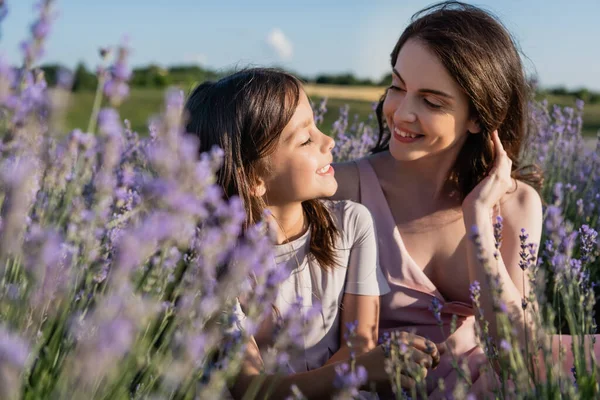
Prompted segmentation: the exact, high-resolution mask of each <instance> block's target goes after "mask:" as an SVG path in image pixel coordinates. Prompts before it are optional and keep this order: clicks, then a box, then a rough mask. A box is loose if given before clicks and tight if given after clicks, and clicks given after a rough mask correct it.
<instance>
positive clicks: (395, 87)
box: [388, 85, 406, 92]
mask: <svg viewBox="0 0 600 400" xmlns="http://www.w3.org/2000/svg"><path fill="white" fill-rule="evenodd" d="M388 89H391V90H397V91H400V92H405V91H406V90H405V89H403V88H401V87H400V86H396V85H390V87H389V88H388Z"/></svg>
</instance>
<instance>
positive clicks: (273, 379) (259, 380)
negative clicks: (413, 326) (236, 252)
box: [230, 338, 431, 399]
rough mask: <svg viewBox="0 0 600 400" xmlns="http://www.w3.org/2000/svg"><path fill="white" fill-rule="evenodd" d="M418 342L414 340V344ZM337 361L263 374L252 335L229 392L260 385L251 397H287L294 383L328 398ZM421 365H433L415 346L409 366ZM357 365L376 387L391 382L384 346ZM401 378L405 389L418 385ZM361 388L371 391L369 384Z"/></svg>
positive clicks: (305, 392)
mask: <svg viewBox="0 0 600 400" xmlns="http://www.w3.org/2000/svg"><path fill="white" fill-rule="evenodd" d="M417 341H418V340H416V341H415V340H412V341H411V343H415V342H417ZM407 342H408V341H407ZM338 364H340V362H337V363H332V364H328V365H325V366H323V367H321V368H317V369H314V370H312V371H308V372H301V373H297V374H293V375H276V374H261V368H262V365H263V362H262V358H261V356H260V352H259V350H258V346H257V345H256V341H255V340H254V339H253V338H251V339H250V341H249V343H248V345H247V347H246V354H245V359H244V361H243V363H242V367H241V370H240V372H239V374H238V375H237V377H236V379H235V381H234V383H233V385H232V386H231V387H230V391H231V394H232V395H233V397H234V398H235V399H242V398H243V397H244V395H245V394H246V393H247V392H248V390H250V389H253V388H255V387H257V388H258V389H257V391H256V392H255V393H256V395H255V396H253V397H252V398H265V396H266V395H269V396H270V397H269V398H273V399H284V398H286V397H287V396H289V395H291V394H292V392H291V387H292V386H293V385H295V386H297V387H298V389H300V391H301V392H302V394H303V395H304V396H305V397H307V398H309V399H329V398H331V396H332V395H333V394H334V393H335V392H336V390H337V389H336V388H335V386H334V381H335V376H336V372H335V367H336V366H337V365H338ZM419 365H426V366H427V365H431V356H430V355H428V354H425V353H424V352H421V351H419V350H416V349H415V350H414V351H413V353H412V359H411V360H410V361H409V362H408V364H407V366H406V367H407V368H406V369H411V370H414V369H416V368H418V366H419ZM356 366H363V367H365V369H366V370H367V371H368V374H369V382H374V383H375V385H376V386H380V385H388V384H389V377H388V375H387V372H386V371H385V367H384V366H385V354H384V351H383V349H382V348H381V346H377V347H376V348H374V349H373V350H371V351H369V352H367V353H364V354H361V355H360V356H357V357H356ZM401 380H402V386H403V387H404V388H406V389H410V388H412V387H413V386H414V384H415V382H414V380H413V379H411V378H410V377H408V376H406V375H402V377H401ZM361 389H362V390H370V386H369V383H367V384H366V385H365V386H364V387H362V388H361Z"/></svg>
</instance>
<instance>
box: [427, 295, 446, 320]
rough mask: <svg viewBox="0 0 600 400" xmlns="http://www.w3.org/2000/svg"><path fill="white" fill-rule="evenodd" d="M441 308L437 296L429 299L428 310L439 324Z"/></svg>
mask: <svg viewBox="0 0 600 400" xmlns="http://www.w3.org/2000/svg"><path fill="white" fill-rule="evenodd" d="M442 308H443V305H442V303H441V302H440V300H439V299H438V298H437V297H434V298H433V300H431V306H429V311H431V312H432V313H433V316H434V317H435V320H436V321H437V323H438V324H439V325H442V324H443V321H442Z"/></svg>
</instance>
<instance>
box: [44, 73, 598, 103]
mask: <svg viewBox="0 0 600 400" xmlns="http://www.w3.org/2000/svg"><path fill="white" fill-rule="evenodd" d="M40 69H42V70H43V71H44V75H45V77H46V80H47V81H48V84H49V85H54V84H56V82H57V80H58V77H59V74H60V72H61V71H62V70H67V71H69V69H68V68H65V67H63V66H61V65H59V64H49V65H43V66H41V67H40ZM70 72H72V74H73V91H76V92H77V91H89V90H95V89H96V86H97V84H98V80H97V77H96V74H95V73H94V72H93V71H91V70H89V69H88V68H87V67H86V66H85V64H83V63H79V64H78V65H77V66H76V67H75V69H74V70H72V71H70ZM231 72H232V71H216V70H212V69H209V68H205V67H201V66H199V65H175V66H171V67H167V68H164V67H161V66H158V65H148V66H145V67H138V68H134V69H133V71H132V77H131V80H130V82H129V83H130V85H131V86H132V87H136V88H157V89H161V88H166V87H168V86H171V85H181V86H191V85H193V84H195V83H198V82H203V81H205V80H215V79H219V78H220V77H222V76H225V75H227V74H229V73H231ZM292 73H293V71H292ZM294 75H296V76H298V77H299V78H300V79H301V80H303V81H304V82H307V83H315V84H324V85H346V86H357V85H360V86H387V85H390V84H391V82H392V74H386V75H385V76H383V77H382V78H381V79H379V80H376V79H369V78H359V77H356V76H355V75H354V74H352V73H340V74H319V75H317V76H315V77H306V76H302V75H301V74H295V73H294ZM537 92H538V93H540V94H542V95H543V96H547V95H556V96H574V97H576V98H579V99H582V100H583V101H585V102H586V103H590V104H595V103H600V92H594V91H591V90H588V89H586V88H579V89H575V90H568V89H566V88H565V87H555V88H546V89H542V88H537Z"/></svg>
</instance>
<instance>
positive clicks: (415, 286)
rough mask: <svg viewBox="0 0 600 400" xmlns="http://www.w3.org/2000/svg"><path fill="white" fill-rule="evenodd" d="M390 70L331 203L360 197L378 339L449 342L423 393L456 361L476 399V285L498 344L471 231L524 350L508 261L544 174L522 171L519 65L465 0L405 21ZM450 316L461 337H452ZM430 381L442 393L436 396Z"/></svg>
mask: <svg viewBox="0 0 600 400" xmlns="http://www.w3.org/2000/svg"><path fill="white" fill-rule="evenodd" d="M391 72H392V84H391V86H390V87H389V88H388V89H387V91H386V93H385V95H384V96H383V98H382V100H381V102H380V104H379V107H378V108H377V117H378V122H379V126H380V129H379V138H378V142H377V145H376V147H375V148H374V149H373V151H372V155H371V156H368V157H366V158H364V159H361V160H358V161H356V162H351V163H346V164H343V165H336V166H335V167H336V170H337V177H338V181H339V183H340V185H339V190H338V193H337V194H336V196H335V197H336V198H340V199H352V200H355V201H359V202H361V203H362V204H364V205H366V206H367V208H369V210H370V211H371V212H372V213H373V217H374V220H375V225H376V229H377V231H378V237H379V240H380V242H379V243H380V246H379V248H380V253H379V262H380V265H381V267H382V269H383V271H384V274H385V276H386V278H387V280H388V284H389V285H390V288H391V291H390V293H388V294H387V295H385V296H384V297H382V302H381V314H380V322H379V327H380V330H379V331H380V334H381V333H383V332H385V331H386V330H389V329H415V330H416V333H417V334H419V335H422V336H425V337H428V338H429V339H431V340H434V341H436V342H438V341H446V343H447V345H448V352H447V354H446V355H445V356H444V357H442V361H441V363H440V366H439V368H437V370H436V371H434V373H432V374H429V375H428V381H429V385H428V392H429V393H428V394H429V398H430V399H432V398H433V399H437V398H442V397H443V396H445V395H446V393H452V390H453V389H454V384H455V383H456V381H457V373H456V371H455V369H454V368H453V367H452V365H451V364H452V360H453V358H455V357H457V358H459V359H466V361H467V362H468V366H469V368H470V371H471V376H470V380H471V382H473V383H474V384H473V387H472V390H473V391H474V392H475V393H477V392H478V391H481V392H482V391H485V390H488V389H487V388H485V387H484V386H485V384H486V382H485V380H483V379H479V377H480V376H479V370H480V369H479V367H480V365H482V364H483V363H486V362H487V361H486V359H485V356H484V353H483V350H482V349H481V348H480V347H479V346H478V345H477V341H476V338H475V335H474V323H475V316H474V315H475V310H474V308H473V305H472V302H471V300H470V298H469V292H470V290H469V286H470V285H471V284H473V282H475V281H477V282H479V284H480V285H481V288H480V293H481V306H482V309H483V315H484V316H486V317H490V316H491V317H492V318H489V319H488V322H489V324H490V327H489V328H490V334H491V336H492V338H494V339H496V343H498V342H499V340H497V339H498V337H499V334H498V329H497V326H496V320H495V318H493V316H494V315H495V314H494V304H493V301H492V296H491V295H490V294H491V293H493V290H492V288H491V287H489V285H488V283H487V281H488V280H487V279H486V271H484V269H483V267H481V266H480V263H479V262H478V261H477V251H478V250H477V249H476V248H475V246H474V245H473V242H472V241H471V240H470V239H469V237H468V236H467V235H469V234H470V232H471V228H472V227H473V226H474V225H475V226H477V227H478V230H479V235H480V239H481V244H482V246H483V249H482V250H483V254H484V255H485V256H486V258H487V259H488V260H493V261H494V262H492V263H490V267H491V269H492V271H491V272H492V273H493V274H498V276H499V278H500V282H501V284H502V287H503V289H504V290H503V292H502V296H501V299H500V300H501V301H502V302H503V303H504V304H505V305H506V306H507V308H508V309H509V310H513V309H515V310H517V311H516V315H515V318H516V323H515V324H514V327H515V328H516V329H518V330H519V337H520V339H521V343H523V342H524V340H525V337H526V336H525V329H522V328H523V322H522V321H523V319H524V312H523V311H522V308H521V299H522V298H523V297H524V295H525V294H526V293H528V290H529V287H528V279H527V276H524V274H525V272H523V271H522V270H521V268H520V267H519V259H520V256H519V251H520V243H519V234H520V230H521V228H524V229H525V230H526V231H527V233H528V234H529V241H531V242H533V243H535V244H539V240H540V237H541V232H542V203H541V199H540V196H539V195H538V193H537V191H536V189H537V188H539V186H540V182H541V176H540V174H539V173H537V170H536V169H535V168H525V167H522V166H521V165H520V163H519V154H520V151H521V145H522V143H523V142H524V139H525V135H526V112H527V111H526V107H527V101H528V99H529V97H528V85H527V82H526V79H525V74H524V72H523V66H522V64H521V59H520V57H519V53H518V51H517V49H516V46H515V44H514V42H513V40H512V38H511V36H510V34H509V33H508V32H507V30H506V29H505V28H504V26H503V25H502V24H501V23H500V22H499V21H498V20H496V19H495V18H494V17H492V16H491V15H490V14H489V13H487V12H485V11H483V10H481V9H479V8H477V7H475V6H471V5H467V4H463V3H458V2H446V3H441V4H438V5H434V6H432V7H430V8H428V9H425V10H423V11H421V12H419V13H418V14H417V15H415V16H414V17H413V20H412V22H411V23H410V24H409V26H408V27H407V28H406V29H405V31H404V32H403V33H402V35H401V36H400V39H399V40H398V42H397V43H396V46H395V47H394V50H393V51H392V54H391ZM499 214H501V215H502V217H503V218H504V224H503V225H504V227H503V232H502V237H503V242H502V247H501V248H500V254H499V257H498V261H497V262H495V260H494V257H493V254H494V253H495V252H496V249H495V248H494V229H493V216H495V215H499ZM538 247H539V246H538ZM432 304H433V305H434V306H435V308H436V312H435V313H432V311H430V310H431V308H432ZM454 314H455V315H457V316H458V317H459V318H458V329H457V330H456V332H455V333H454V334H452V335H450V321H451V318H452V315H454ZM439 324H441V325H442V326H443V330H440V328H439V326H438V325H439ZM529 334H531V332H530V333H529ZM530 337H531V336H530ZM555 342H556V346H555V350H556V351H558V343H557V341H556V338H555ZM565 346H568V344H567V343H566V342H565ZM452 353H453V354H452ZM565 366H566V367H567V368H570V367H571V366H572V358H571V359H569V357H566V359H565ZM440 378H442V379H443V380H444V382H445V385H444V386H445V388H446V390H447V392H446V393H442V392H441V391H440V390H438V389H437V387H438V380H439V379H440Z"/></svg>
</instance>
